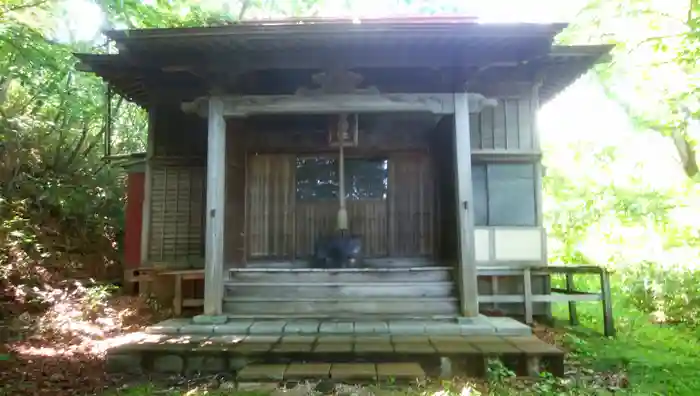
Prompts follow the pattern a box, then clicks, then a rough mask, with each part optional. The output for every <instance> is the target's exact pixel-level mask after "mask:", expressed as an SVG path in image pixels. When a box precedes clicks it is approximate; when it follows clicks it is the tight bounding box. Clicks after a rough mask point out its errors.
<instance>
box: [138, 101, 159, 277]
mask: <svg viewBox="0 0 700 396" xmlns="http://www.w3.org/2000/svg"><path fill="white" fill-rule="evenodd" d="M155 109H156V107H151V108H150V109H149V110H148V135H147V136H146V160H145V163H144V165H145V169H144V176H143V177H144V183H143V205H142V209H141V247H140V248H141V252H140V253H141V266H146V265H147V263H148V258H149V257H148V252H149V249H150V246H151V189H152V186H151V185H152V183H153V180H152V177H153V174H152V169H151V163H152V161H153V153H154V150H155V135H156V122H157V119H156V110H155Z"/></svg>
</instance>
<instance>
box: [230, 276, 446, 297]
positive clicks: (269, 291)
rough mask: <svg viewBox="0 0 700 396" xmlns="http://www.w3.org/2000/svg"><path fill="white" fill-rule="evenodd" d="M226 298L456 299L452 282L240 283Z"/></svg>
mask: <svg viewBox="0 0 700 396" xmlns="http://www.w3.org/2000/svg"><path fill="white" fill-rule="evenodd" d="M224 287H225V290H226V292H225V297H226V298H227V299H231V300H230V301H233V300H232V299H234V298H241V297H243V298H262V297H269V298H283V299H285V300H289V299H294V300H298V299H299V298H302V299H309V298H314V299H343V298H401V297H407V298H416V297H454V295H455V284H454V283H453V282H410V283H409V282H371V283H364V282H285V283H276V282H237V281H227V282H225V283H224Z"/></svg>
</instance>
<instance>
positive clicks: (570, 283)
mask: <svg viewBox="0 0 700 396" xmlns="http://www.w3.org/2000/svg"><path fill="white" fill-rule="evenodd" d="M566 292H567V293H568V294H569V295H572V294H574V292H576V285H575V284H574V274H573V273H571V272H567V273H566ZM569 324H570V325H572V326H578V314H577V312H576V301H569Z"/></svg>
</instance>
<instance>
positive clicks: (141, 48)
mask: <svg viewBox="0 0 700 396" xmlns="http://www.w3.org/2000/svg"><path fill="white" fill-rule="evenodd" d="M565 27H566V24H560V23H559V24H530V23H508V24H481V23H478V21H477V20H476V19H474V18H464V17H420V18H405V17H404V18H383V19H369V20H366V19H363V20H362V21H361V23H356V21H351V20H348V19H333V20H329V19H314V20H309V19H306V20H298V21H289V20H285V21H262V22H260V21H255V22H244V23H239V24H235V25H231V26H219V27H203V28H171V29H142V30H117V31H109V32H106V34H107V36H108V37H110V38H111V39H113V40H114V41H115V42H116V45H117V48H119V54H116V55H91V54H76V55H77V57H78V58H79V59H80V60H81V62H82V65H81V68H82V69H84V70H88V71H92V72H94V73H96V74H97V75H99V76H101V77H102V78H103V79H105V80H106V81H107V82H109V83H110V84H111V85H112V86H113V88H114V89H115V90H116V92H118V93H119V94H121V95H123V96H125V97H127V98H128V99H130V100H133V101H135V102H137V103H139V104H141V105H144V106H148V104H149V103H150V102H151V101H152V100H154V98H155V95H156V93H157V94H158V95H160V96H161V97H162V96H166V97H170V98H172V99H173V100H175V99H178V100H190V99H193V97H195V96H202V95H206V94H207V92H208V91H209V90H210V89H211V88H212V87H213V86H218V87H219V88H221V87H223V88H224V89H225V90H227V91H229V92H231V93H240V94H250V93H256V94H265V93H287V91H292V92H293V90H294V89H296V88H297V87H298V86H299V85H305V84H308V82H309V77H310V75H311V74H313V73H314V72H316V71H318V70H321V69H325V68H329V67H331V68H332V67H336V66H337V67H344V68H349V69H360V70H362V72H361V74H363V75H365V76H366V78H367V79H371V78H375V79H381V81H386V82H387V85H388V86H391V87H394V88H396V89H401V88H400V86H401V84H408V85H411V84H412V85H411V88H412V89H415V90H418V91H420V90H422V91H423V92H431V91H432V92H440V91H443V90H448V91H449V90H450V89H454V88H455V86H456V85H458V84H463V82H464V81H465V80H466V79H467V78H468V77H469V76H470V75H471V74H472V73H476V72H477V71H479V70H482V69H484V68H485V67H489V66H493V65H496V66H499V68H500V66H506V67H507V68H511V69H512V70H515V69H517V72H518V73H525V74H536V75H538V76H539V77H540V78H542V80H543V86H542V87H541V91H540V92H541V100H542V101H546V100H548V99H549V98H551V97H553V96H554V95H555V94H556V93H557V92H559V91H560V90H562V89H563V88H564V87H566V86H567V85H569V84H570V83H571V82H572V81H574V80H575V79H576V78H577V77H578V76H580V75H581V74H583V73H585V71H586V70H588V69H589V68H590V67H591V66H592V65H593V64H595V63H596V62H598V61H599V60H600V59H601V57H602V56H603V55H604V54H606V53H608V52H609V50H610V47H608V46H586V47H580V46H577V47H559V46H556V47H552V40H553V38H554V36H555V35H556V34H558V33H559V32H560V31H561V30H562V29H564V28H565ZM398 70H401V73H398V72H397V71H398ZM446 75H447V76H448V78H447V79H446V77H445V76H446ZM392 79H393V80H395V81H393V82H391V81H389V80H392ZM273 91H275V92H273ZM290 93H291V92H290Z"/></svg>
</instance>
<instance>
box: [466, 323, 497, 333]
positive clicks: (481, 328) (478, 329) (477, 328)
mask: <svg viewBox="0 0 700 396" xmlns="http://www.w3.org/2000/svg"><path fill="white" fill-rule="evenodd" d="M460 332H461V334H463V335H488V334H496V328H495V327H493V326H489V325H468V326H461V328H460Z"/></svg>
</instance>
